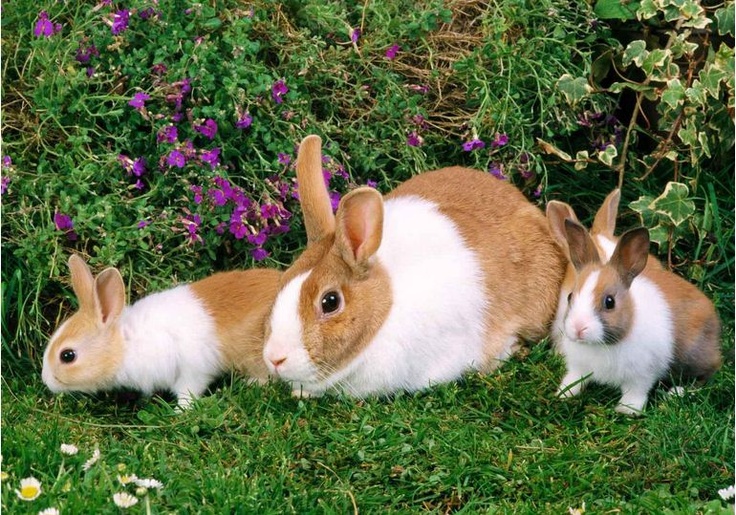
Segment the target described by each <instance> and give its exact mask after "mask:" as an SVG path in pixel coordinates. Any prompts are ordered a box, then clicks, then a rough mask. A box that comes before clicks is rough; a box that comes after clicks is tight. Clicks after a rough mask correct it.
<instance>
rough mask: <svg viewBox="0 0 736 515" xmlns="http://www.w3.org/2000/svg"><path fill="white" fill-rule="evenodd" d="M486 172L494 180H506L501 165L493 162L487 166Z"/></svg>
mask: <svg viewBox="0 0 736 515" xmlns="http://www.w3.org/2000/svg"><path fill="white" fill-rule="evenodd" d="M488 172H489V173H490V174H491V175H493V176H494V177H495V178H496V179H501V180H502V181H505V180H506V179H508V177H506V174H505V173H503V165H502V164H501V163H496V162H493V163H491V164H490V165H488Z"/></svg>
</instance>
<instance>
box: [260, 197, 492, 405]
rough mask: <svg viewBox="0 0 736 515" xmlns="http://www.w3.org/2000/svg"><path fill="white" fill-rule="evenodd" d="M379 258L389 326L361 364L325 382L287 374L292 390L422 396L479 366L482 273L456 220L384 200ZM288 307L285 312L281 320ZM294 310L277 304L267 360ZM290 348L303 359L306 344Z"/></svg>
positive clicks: (409, 202) (414, 200) (408, 200)
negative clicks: (388, 292)
mask: <svg viewBox="0 0 736 515" xmlns="http://www.w3.org/2000/svg"><path fill="white" fill-rule="evenodd" d="M375 259H376V260H377V261H378V262H380V264H381V265H383V266H384V267H385V269H386V271H387V273H388V276H389V278H390V281H391V288H392V296H393V303H392V305H391V309H390V311H389V314H388V316H387V318H386V321H385V323H384V324H383V326H382V327H381V328H380V329H379V331H378V333H377V334H376V335H375V337H374V340H373V341H372V342H371V343H370V344H369V345H368V347H367V348H366V349H364V350H363V352H361V354H360V355H359V356H358V357H357V358H356V359H354V360H353V361H352V362H351V363H349V364H348V365H347V366H346V367H345V368H343V369H342V370H339V371H335V372H334V373H333V374H331V375H330V376H329V377H327V378H317V377H316V376H315V374H313V373H308V369H307V367H304V368H302V369H301V371H300V372H299V373H291V372H290V371H288V373H287V370H284V371H282V373H281V377H282V378H284V379H287V380H289V381H291V382H292V384H293V385H294V386H295V390H297V389H298V388H301V390H302V391H304V392H306V393H310V394H321V393H323V392H324V391H326V390H329V389H334V390H337V391H343V392H345V393H347V394H350V395H353V396H356V397H363V396H367V395H373V394H386V393H390V392H394V391H397V390H409V391H411V390H419V389H423V388H426V387H428V386H430V385H431V384H435V383H442V382H447V381H450V380H453V379H456V378H458V377H460V376H461V375H462V374H463V373H464V372H466V371H468V370H470V369H473V368H477V367H479V366H481V364H482V360H483V357H484V354H483V348H484V335H485V320H484V315H485V310H486V299H485V296H484V293H483V292H484V282H483V273H482V270H481V267H480V264H479V262H478V259H477V257H476V255H475V254H474V253H473V251H471V250H470V249H469V248H468V247H467V245H466V244H465V242H464V241H463V239H462V237H461V236H460V234H459V230H458V228H457V226H456V225H455V224H454V222H453V221H452V220H450V219H449V218H447V217H446V216H444V215H443V214H441V213H440V212H439V211H438V209H437V207H436V206H435V205H434V204H433V203H431V202H428V201H426V200H423V199H420V198H418V197H397V198H394V199H390V200H387V201H386V202H385V205H384V227H383V240H382V243H381V246H380V248H379V249H378V251H377V253H376V256H375ZM298 279H299V278H295V279H294V281H297V280H298ZM289 286H290V285H289ZM289 286H287V289H288V288H289ZM285 292H286V289H285V290H284V292H282V293H285ZM289 295H293V292H291V293H290V294H289ZM289 306H291V310H289V309H288V308H289ZM283 309H285V310H286V311H285V312H284V313H288V314H283V315H282V310H283ZM294 309H295V307H294V300H293V298H288V297H287V296H286V295H279V297H278V298H277V299H276V304H275V307H274V316H273V317H272V320H271V330H272V334H271V338H269V340H268V342H267V343H266V356H268V355H269V353H270V352H271V348H272V346H274V345H283V344H284V341H285V339H286V338H287V336H286V335H287V333H288V332H289V331H292V330H291V329H287V328H285V327H280V326H279V324H282V323H285V319H288V318H289V317H293V318H296V317H297V316H298V315H297V314H296V312H295V311H294ZM277 316H278V319H277ZM292 334H295V333H294V332H293V331H292ZM277 342H278V343H277ZM289 349H290V351H289V352H290V354H289V358H288V359H289V360H291V359H292V355H293V354H296V355H297V356H299V359H301V357H303V356H304V354H305V353H306V351H304V349H303V346H302V344H301V342H299V343H298V344H297V343H293V344H290V346H289ZM287 362H288V360H287ZM302 372H303V373H302Z"/></svg>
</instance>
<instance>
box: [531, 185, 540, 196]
mask: <svg viewBox="0 0 736 515" xmlns="http://www.w3.org/2000/svg"><path fill="white" fill-rule="evenodd" d="M532 195H534V198H539V197H541V196H542V184H541V183H540V184H539V186H537V187H536V189H535V190H534V191H533V192H532Z"/></svg>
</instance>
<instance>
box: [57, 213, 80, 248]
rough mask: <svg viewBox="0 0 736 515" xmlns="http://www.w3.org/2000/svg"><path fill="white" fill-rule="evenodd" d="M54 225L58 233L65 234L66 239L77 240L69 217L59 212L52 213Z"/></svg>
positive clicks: (72, 222)
mask: <svg viewBox="0 0 736 515" xmlns="http://www.w3.org/2000/svg"><path fill="white" fill-rule="evenodd" d="M54 225H55V226H56V229H57V230H59V231H63V232H64V233H66V236H67V238H69V239H70V240H72V241H74V240H76V239H77V233H76V232H74V221H73V220H72V217H71V216H69V215H65V214H64V213H61V212H59V211H56V212H55V213H54Z"/></svg>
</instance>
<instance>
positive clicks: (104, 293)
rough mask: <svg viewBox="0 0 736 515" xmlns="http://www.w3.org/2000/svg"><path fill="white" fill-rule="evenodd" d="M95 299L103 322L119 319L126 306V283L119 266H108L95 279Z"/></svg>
mask: <svg viewBox="0 0 736 515" xmlns="http://www.w3.org/2000/svg"><path fill="white" fill-rule="evenodd" d="M95 301H96V303H97V306H98V308H99V312H98V313H100V314H101V315H102V323H103V324H109V323H110V322H112V321H114V320H115V319H117V317H118V316H120V313H122V312H123V308H124V307H125V283H123V277H122V276H121V275H120V272H118V270H117V268H106V269H105V270H103V271H102V272H100V275H98V276H97V278H96V279H95Z"/></svg>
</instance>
